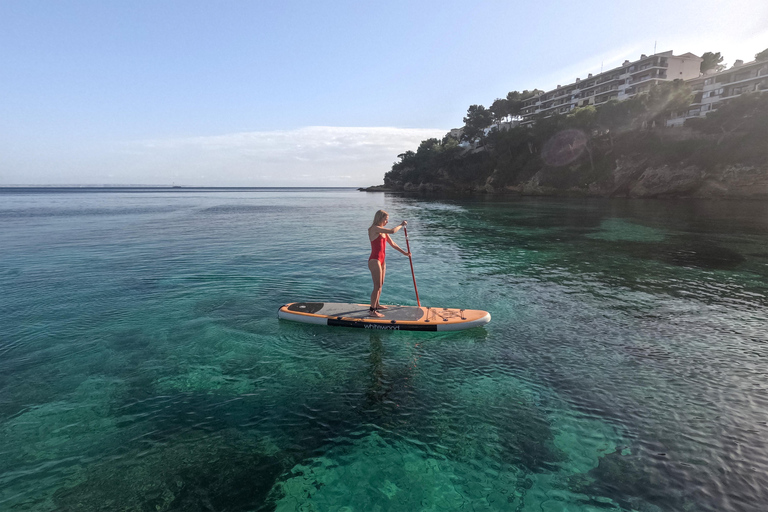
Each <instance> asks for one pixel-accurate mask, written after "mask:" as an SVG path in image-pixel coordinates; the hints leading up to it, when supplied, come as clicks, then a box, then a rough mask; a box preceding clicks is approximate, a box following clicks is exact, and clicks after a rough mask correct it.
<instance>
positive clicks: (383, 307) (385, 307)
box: [376, 304, 389, 309]
mask: <svg viewBox="0 0 768 512" xmlns="http://www.w3.org/2000/svg"><path fill="white" fill-rule="evenodd" d="M376 309H389V308H388V307H387V306H382V305H381V304H379V305H378V306H376Z"/></svg>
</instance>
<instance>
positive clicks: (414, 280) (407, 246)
mask: <svg viewBox="0 0 768 512" xmlns="http://www.w3.org/2000/svg"><path fill="white" fill-rule="evenodd" d="M403 231H404V232H405V248H406V249H407V250H408V254H411V244H410V243H408V228H407V227H405V226H403ZM408 261H410V262H411V276H413V289H414V290H416V304H418V305H419V307H421V301H419V289H418V288H416V274H414V273H413V258H412V257H411V256H408Z"/></svg>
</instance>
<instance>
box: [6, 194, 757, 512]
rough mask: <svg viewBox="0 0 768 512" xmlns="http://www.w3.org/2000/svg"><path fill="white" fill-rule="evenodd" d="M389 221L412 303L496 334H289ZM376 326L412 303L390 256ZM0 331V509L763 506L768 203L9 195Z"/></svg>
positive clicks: (338, 288) (343, 293)
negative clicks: (285, 315)
mask: <svg viewBox="0 0 768 512" xmlns="http://www.w3.org/2000/svg"><path fill="white" fill-rule="evenodd" d="M379 208H384V209H386V210H388V211H389V212H390V215H391V218H392V219H393V220H395V221H399V220H400V219H403V218H405V219H408V220H409V235H410V238H411V249H412V252H413V254H414V267H415V272H416V278H417V282H418V286H419V295H420V297H421V300H422V303H423V304H425V305H434V306H451V307H468V308H478V309H485V310H488V311H490V312H491V313H492V315H493V321H492V322H491V323H490V324H488V325H487V326H486V327H485V328H479V329H474V330H469V331H464V332H458V333H407V332H376V333H371V332H368V331H364V332H361V331H359V330H356V329H344V328H327V327H319V326H310V325H303V324H296V323H291V322H283V321H278V320H277V316H276V312H277V308H278V307H279V306H280V305H281V304H283V303H285V302H289V301H295V300H333V301H340V302H366V301H367V300H368V297H369V294H370V290H371V282H370V276H369V274H368V270H367V268H366V259H367V256H368V252H369V250H370V248H369V244H368V242H367V239H366V235H365V229H366V228H367V226H368V225H369V223H370V221H371V219H372V217H373V213H374V212H375V211H376V210H377V209H379ZM395 239H396V241H398V243H401V244H402V245H403V246H404V245H405V242H404V239H403V237H402V234H398V235H395ZM382 302H384V303H401V304H415V296H414V293H413V285H412V281H411V275H410V268H409V266H408V260H407V259H406V258H403V257H402V256H400V255H399V254H397V253H396V252H394V251H390V253H389V258H388V272H387V282H386V284H385V287H384V293H383V295H382ZM0 326H1V327H2V328H1V329H0V441H1V445H0V509H2V510H11V511H19V510H65V511H67V510H73V511H74V510H77V511H91V510H152V511H155V510H160V511H163V510H191V511H195V510H233V511H235V510H278V511H281V512H282V511H325V510H346V511H373V510H378V511H390V510H391V511H408V510H430V511H431V510H434V511H438V510H441V511H442V510H448V511H452V510H456V511H459V510H461V511H465V510H473V511H494V510H510V511H547V512H549V511H593V512H594V511H603V510H625V511H630V510H636V511H653V512H657V511H677V510H681V511H737V510H738V511H743V510H755V511H757V510H762V507H763V506H764V503H765V502H766V499H768V491H766V489H768V445H767V444H766V440H768V381H766V362H768V335H767V334H766V333H767V332H768V329H767V328H768V207H767V206H766V205H765V204H762V203H730V202H720V203H718V202H709V203H708V202H664V201H623V200H622V201H608V200H589V201H587V200H555V199H478V198H475V199H450V198H448V199H418V198H408V197H401V196H395V195H385V194H366V193H361V192H357V191H353V190H344V189H337V190H312V189H307V190H299V189H283V190H274V189H264V190H250V191H242V192H231V191H229V192H227V191H206V190H199V191H187V190H185V191H173V192H172V191H144V192H136V191H133V192H130V191H101V192H84V191H80V192H73V191H57V190H48V191H2V192H0Z"/></svg>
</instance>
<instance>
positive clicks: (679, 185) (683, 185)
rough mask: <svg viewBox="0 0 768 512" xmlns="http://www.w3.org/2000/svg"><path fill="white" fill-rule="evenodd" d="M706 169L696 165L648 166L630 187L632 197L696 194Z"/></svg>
mask: <svg viewBox="0 0 768 512" xmlns="http://www.w3.org/2000/svg"><path fill="white" fill-rule="evenodd" d="M703 178H704V171H702V170H701V169H699V168H698V167H696V166H688V167H683V168H681V169H680V168H670V166H668V165H665V166H663V167H658V168H652V167H651V168H648V169H646V170H645V172H643V174H641V175H640V178H639V179H638V180H637V181H636V182H635V183H634V184H633V185H632V186H631V188H630V189H629V196H630V197H663V196H675V197H679V196H694V195H696V194H695V192H696V191H697V190H698V189H699V188H700V187H701V185H702V183H703Z"/></svg>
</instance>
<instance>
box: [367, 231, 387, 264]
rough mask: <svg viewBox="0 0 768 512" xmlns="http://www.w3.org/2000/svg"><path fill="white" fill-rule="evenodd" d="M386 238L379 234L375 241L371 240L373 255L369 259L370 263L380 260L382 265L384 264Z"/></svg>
mask: <svg viewBox="0 0 768 512" xmlns="http://www.w3.org/2000/svg"><path fill="white" fill-rule="evenodd" d="M386 236H387V235H384V234H379V236H377V237H376V238H375V239H374V240H371V255H370V256H369V257H368V260H369V261H370V260H379V262H380V263H381V264H382V265H383V264H384V257H385V256H386V255H385V252H386V251H385V249H384V244H386V243H387V239H386Z"/></svg>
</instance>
